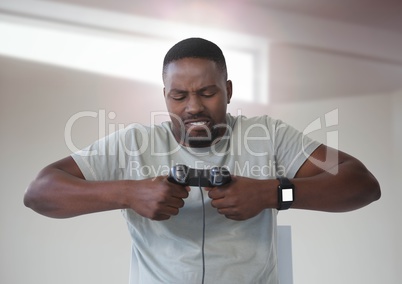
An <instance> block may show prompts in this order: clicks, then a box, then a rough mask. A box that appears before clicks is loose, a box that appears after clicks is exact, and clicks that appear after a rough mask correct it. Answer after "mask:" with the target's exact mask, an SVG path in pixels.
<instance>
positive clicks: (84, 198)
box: [24, 157, 188, 220]
mask: <svg viewBox="0 0 402 284" xmlns="http://www.w3.org/2000/svg"><path fill="white" fill-rule="evenodd" d="M187 196H188V192H187V190H186V188H184V187H182V186H178V185H175V184H172V183H170V182H168V181H167V178H166V177H156V178H154V179H145V180H140V181H134V180H118V181H87V180H85V178H84V176H83V174H82V172H81V170H80V169H79V167H78V166H77V164H76V163H75V161H74V160H73V158H71V157H67V158H64V159H62V160H60V161H58V162H55V163H53V164H51V165H49V166H47V167H45V168H44V169H43V170H42V171H41V172H40V173H39V174H38V176H37V177H36V179H35V180H34V181H32V183H31V184H30V185H29V187H28V189H27V191H26V193H25V195H24V204H25V205H26V206H27V207H30V208H31V209H33V210H35V211H36V212H38V213H40V214H42V215H45V216H48V217H53V218H67V217H74V216H78V215H82V214H89V213H94V212H100V211H108V210H114V209H124V208H131V209H133V210H134V211H136V212H137V213H138V214H140V215H142V216H144V217H147V218H150V219H154V220H166V219H169V218H170V216H172V215H176V214H178V211H179V208H181V207H183V205H184V201H183V198H186V197H187Z"/></svg>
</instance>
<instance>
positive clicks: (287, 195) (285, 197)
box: [282, 188, 293, 202]
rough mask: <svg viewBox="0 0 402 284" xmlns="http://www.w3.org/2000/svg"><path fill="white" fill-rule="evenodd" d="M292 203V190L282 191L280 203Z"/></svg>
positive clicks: (285, 189)
mask: <svg viewBox="0 0 402 284" xmlns="http://www.w3.org/2000/svg"><path fill="white" fill-rule="evenodd" d="M289 201H293V188H284V189H282V202H289Z"/></svg>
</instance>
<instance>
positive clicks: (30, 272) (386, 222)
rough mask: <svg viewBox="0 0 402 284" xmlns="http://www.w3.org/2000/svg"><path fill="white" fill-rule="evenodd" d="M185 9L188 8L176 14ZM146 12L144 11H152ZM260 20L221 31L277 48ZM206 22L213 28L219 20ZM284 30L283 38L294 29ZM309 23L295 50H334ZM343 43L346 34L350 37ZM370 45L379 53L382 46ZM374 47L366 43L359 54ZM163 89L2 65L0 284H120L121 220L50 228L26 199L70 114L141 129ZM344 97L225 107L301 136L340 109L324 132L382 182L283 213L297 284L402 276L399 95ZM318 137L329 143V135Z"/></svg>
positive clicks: (59, 150)
mask: <svg viewBox="0 0 402 284" xmlns="http://www.w3.org/2000/svg"><path fill="white" fill-rule="evenodd" d="M154 2H155V1H154ZM190 8H191V7H190ZM193 8H194V7H193ZM195 8H197V7H195ZM188 9H189V7H183V8H182V12H185V11H187V10H188ZM250 9H251V8H250ZM250 9H249V10H250ZM142 10H143V11H142V12H143V13H150V10H151V9H149V8H147V7H143V8H142ZM251 10H252V11H251V12H256V9H251ZM243 11H245V10H244V9H243ZM162 12H163V11H161V12H159V13H161V14H163V13H162ZM246 12H247V9H246ZM248 12H250V11H248ZM251 12H250V13H251ZM156 13H158V12H156ZM176 13H179V12H177V11H176ZM236 13H237V15H239V14H241V13H240V11H238V12H236ZM256 13H257V14H256V17H254V18H253V19H252V20H250V21H248V22H247V21H246V22H245V21H244V19H243V20H242V21H240V22H241V23H242V25H243V23H244V25H243V26H242V25H240V22H237V21H236V19H235V14H234V16H233V18H230V17H229V15H228V16H227V17H228V18H229V19H227V22H226V25H227V26H228V27H230V25H231V24H233V26H234V28H239V29H241V30H242V31H243V32H247V31H248V32H250V33H254V34H259V35H262V34H264V33H267V36H268V34H270V35H273V36H274V37H276V38H277V39H278V38H279V39H280V40H286V39H289V38H290V35H289V33H286V32H283V33H280V32H279V29H274V28H273V27H271V28H270V29H268V30H267V31H266V30H265V29H264V26H263V25H262V24H266V22H267V20H266V19H265V18H264V17H263V16H264V12H263V11H262V10H261V9H260V11H258V12H256ZM186 15H187V17H189V18H191V17H190V16H191V15H189V14H186ZM250 17H251V16H250ZM274 18H275V17H274ZM188 20H189V21H190V19H188ZM201 20H202V19H198V20H197V19H193V20H192V21H193V22H194V21H199V22H201ZM212 21H214V22H218V20H217V19H216V18H215V19H213V20H212ZM258 23H260V25H257V24H258ZM278 23H281V22H280V21H278ZM283 24H284V23H282V26H281V29H283V30H287V31H289V30H291V29H295V28H294V27H292V28H290V26H286V25H283ZM223 25H225V24H223ZM253 25H254V26H253ZM273 26H274V25H273ZM308 27H311V26H310V25H309V24H305V25H304V26H299V27H298V29H299V31H301V32H303V31H305V32H307V33H308V34H307V35H306V36H305V37H303V36H301V35H300V33H298V37H299V38H297V41H298V42H303V41H308V40H309V39H312V38H317V39H318V42H320V44H321V45H326V44H328V45H331V41H325V39H328V38H330V37H329V36H328V35H326V34H325V32H324V31H318V30H317V29H315V30H314V32H313V31H312V30H311V29H310V31H309V29H308ZM337 28H338V29H337V30H338V31H344V30H345V29H343V28H340V27H337ZM348 35H349V34H348ZM348 35H345V34H344V36H345V38H349V36H348ZM335 37H336V36H335ZM338 37H341V36H339V35H338ZM367 38H369V37H367ZM351 40H352V39H351ZM334 44H335V40H334ZM337 44H339V42H338V43H337ZM354 44H356V43H355V42H354V43H353V42H349V41H344V42H341V45H343V47H344V48H349V49H353V48H356V50H357V49H358V48H357V47H355V46H354ZM376 44H377V47H379V46H380V47H379V48H380V49H381V47H382V43H376ZM371 48H372V49H371ZM374 49H375V48H373V46H372V45H370V46H367V48H366V49H365V50H364V51H365V52H366V53H370V52H373V50H374ZM156 76H159V74H156ZM161 88H162V87H161V86H154V85H146V84H143V83H141V82H134V81H127V80H121V79H116V78H108V77H104V76H100V75H94V74H90V73H85V72H78V71H74V70H67V69H62V68H58V67H54V66H48V65H41V64H37V63H31V62H26V61H19V60H15V59H11V58H6V57H0V130H1V139H0V157H1V171H0V179H1V185H2V186H1V191H0V212H1V214H0V228H1V233H0V234H1V235H0V236H1V238H0V251H1V254H0V282H1V283H41V284H53V283H58V284H64V283H65V284H67V283H75V284H80V283H100V284H102V283H105V284H106V283H127V279H128V268H129V252H130V240H129V237H128V233H127V231H126V227H125V224H124V220H123V218H122V217H121V216H120V212H117V211H115V212H104V213H99V214H93V215H88V216H81V217H77V218H72V219H67V220H53V219H50V218H46V217H43V216H40V215H37V214H34V213H33V212H32V211H30V210H29V209H27V208H25V207H24V206H23V204H22V197H23V194H24V190H25V188H26V187H27V185H28V184H29V182H30V181H31V180H32V179H33V178H34V177H35V175H36V174H37V172H38V171H39V170H40V169H41V168H42V167H44V166H45V165H47V164H49V163H51V162H52V161H55V160H57V159H60V158H62V157H64V156H66V155H68V154H69V153H70V149H69V148H68V147H67V145H66V142H65V139H64V128H65V125H66V122H67V121H68V120H69V118H70V117H71V116H72V115H74V114H76V113H78V112H80V111H94V112H98V111H99V110H105V111H106V114H108V113H109V112H112V111H113V112H115V113H116V115H117V116H116V118H114V119H109V118H107V119H106V124H107V125H111V124H112V125H117V124H118V123H122V124H125V125H127V124H129V123H131V122H142V123H147V124H148V123H149V117H150V111H155V110H164V109H165V107H164V103H163V99H162V90H161ZM349 95H353V96H351V97H346V95H345V94H339V97H338V98H332V99H326V100H310V101H305V102H298V103H297V102H295V101H292V102H288V103H282V104H273V105H269V106H265V105H256V104H244V103H241V102H236V100H235V98H234V99H233V103H232V104H231V105H230V111H231V112H232V113H234V114H236V113H237V112H238V110H239V109H240V110H241V112H242V114H245V115H248V116H250V115H257V114H265V113H268V114H271V115H272V116H274V117H278V118H282V119H284V120H285V121H287V122H289V123H290V124H292V125H294V126H295V127H297V128H298V129H300V130H303V129H304V128H305V127H306V126H307V125H308V124H309V123H310V122H312V121H313V120H315V119H316V118H318V117H323V116H324V115H325V114H326V113H327V112H329V111H332V110H334V109H338V111H339V112H338V115H339V123H338V125H337V126H335V127H334V128H331V130H337V131H338V136H339V148H340V149H341V150H344V151H346V152H348V153H350V154H352V155H354V156H356V157H357V158H359V159H360V160H362V161H363V162H364V163H365V164H366V166H367V167H368V168H369V169H370V170H371V171H372V172H373V173H374V175H375V176H376V177H377V178H378V179H379V181H380V184H381V186H382V193H383V195H382V198H381V199H380V200H379V201H378V202H375V203H373V204H372V205H370V206H367V207H365V208H363V209H361V210H358V211H354V212H349V213H342V214H329V213H320V212H309V211H300V210H290V211H288V212H282V213H280V215H279V219H278V220H279V223H280V224H283V225H291V226H292V233H293V236H292V239H293V261H294V262H293V269H294V277H293V278H294V283H295V284H315V283H317V284H321V283H326V284H328V283H329V284H332V283H334V284H335V283H336V284H338V283H353V284H354V283H365V284H378V283H398V281H399V280H400V279H402V272H401V270H400V267H401V264H402V259H401V255H402V248H401V245H400V239H401V238H402V232H401V230H402V228H401V222H400V220H399V216H400V209H399V208H400V207H399V200H400V199H401V197H402V194H401V191H400V186H399V185H398V184H397V178H396V177H398V175H400V173H401V170H402V164H401V161H400V158H401V157H402V153H401V149H400V148H399V147H398V146H399V145H401V144H402V133H401V127H400V124H401V122H402V114H401V113H402V111H401V110H402V92H397V93H376V94H372V95H370V96H367V95H365V96H354V94H349ZM97 130H98V121H97V120H96V119H95V118H83V119H81V120H79V122H77V123H76V124H75V125H74V127H73V132H72V134H73V139H74V140H73V141H74V143H75V145H77V146H78V147H82V146H85V145H86V144H89V143H91V142H92V141H93V140H95V139H96V138H97V137H98V131H97ZM315 136H316V138H317V139H320V140H323V141H325V138H326V136H325V130H323V131H319V132H318V133H315ZM398 197H399V198H398Z"/></svg>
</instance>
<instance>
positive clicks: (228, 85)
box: [226, 80, 233, 104]
mask: <svg viewBox="0 0 402 284" xmlns="http://www.w3.org/2000/svg"><path fill="white" fill-rule="evenodd" d="M226 93H227V104H230V99H231V98H232V93H233V84H232V81H231V80H227V81H226Z"/></svg>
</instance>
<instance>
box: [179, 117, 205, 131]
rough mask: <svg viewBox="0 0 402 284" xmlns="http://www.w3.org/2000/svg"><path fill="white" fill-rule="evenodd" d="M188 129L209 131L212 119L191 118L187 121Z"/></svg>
mask: <svg viewBox="0 0 402 284" xmlns="http://www.w3.org/2000/svg"><path fill="white" fill-rule="evenodd" d="M185 125H186V128H187V130H190V131H208V130H209V125H210V121H209V120H202V119H200V120H189V121H186V122H185Z"/></svg>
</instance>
